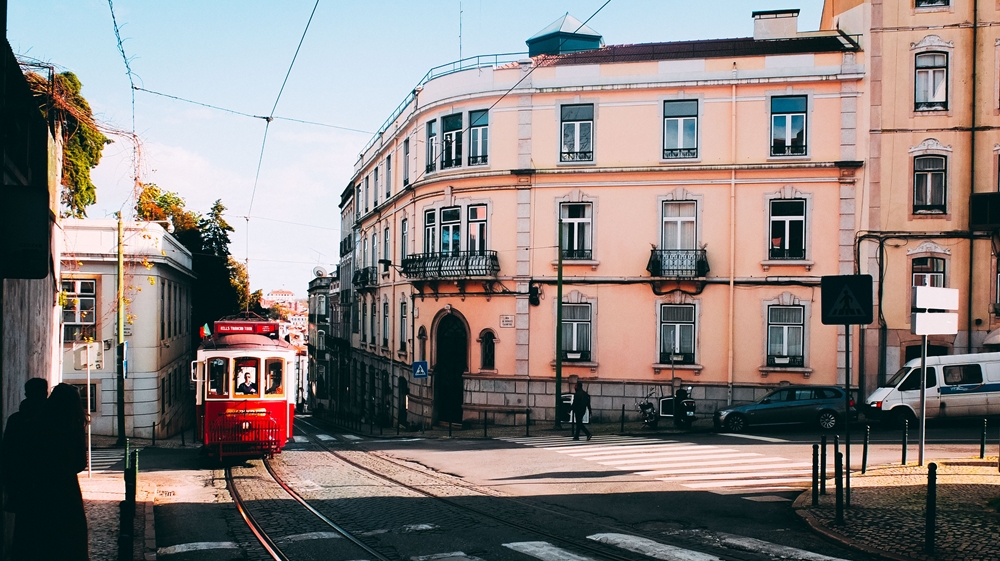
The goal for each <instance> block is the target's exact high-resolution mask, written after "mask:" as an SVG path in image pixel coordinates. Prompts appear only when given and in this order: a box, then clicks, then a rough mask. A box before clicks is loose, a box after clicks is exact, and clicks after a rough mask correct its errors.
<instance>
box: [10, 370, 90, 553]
mask: <svg viewBox="0 0 1000 561" xmlns="http://www.w3.org/2000/svg"><path fill="white" fill-rule="evenodd" d="M87 422H88V419H87V413H86V412H85V411H84V409H83V404H82V403H81V402H80V391H79V390H77V389H76V388H75V387H74V386H71V385H69V384H59V385H57V386H56V387H54V388H52V393H51V394H50V395H49V398H48V399H47V400H45V405H44V406H43V407H42V410H41V412H40V413H39V414H38V416H37V417H36V418H35V419H34V421H33V422H32V423H31V425H32V426H31V431H30V434H31V444H30V446H29V450H30V456H29V461H28V462H27V465H28V466H29V467H30V469H31V472H30V475H29V477H28V478H27V482H26V485H25V488H24V496H25V501H24V504H23V509H22V511H21V512H19V513H18V520H20V519H21V518H22V517H23V518H24V522H25V524H23V525H22V524H20V523H18V524H17V525H16V526H15V534H14V547H13V559H14V560H16V561H20V560H28V559H31V560H42V559H53V560H56V559H58V560H65V561H86V560H88V559H89V558H90V555H89V546H88V542H87V515H86V513H85V512H84V509H83V495H82V493H81V492H80V481H79V480H78V479H77V474H78V473H80V472H81V471H83V470H85V469H86V468H87V435H86V425H87ZM56 528H58V533H57V534H53V530H54V529H56Z"/></svg>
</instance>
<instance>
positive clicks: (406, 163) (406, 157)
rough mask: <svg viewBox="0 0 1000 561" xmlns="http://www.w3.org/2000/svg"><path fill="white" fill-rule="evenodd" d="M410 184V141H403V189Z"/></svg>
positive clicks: (407, 139)
mask: <svg viewBox="0 0 1000 561" xmlns="http://www.w3.org/2000/svg"><path fill="white" fill-rule="evenodd" d="M409 184H410V139H409V138H406V139H403V187H406V186H407V185H409Z"/></svg>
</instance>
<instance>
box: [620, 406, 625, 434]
mask: <svg viewBox="0 0 1000 561" xmlns="http://www.w3.org/2000/svg"><path fill="white" fill-rule="evenodd" d="M621 432H622V433H624V432H625V404H624V403H623V404H622V430H621Z"/></svg>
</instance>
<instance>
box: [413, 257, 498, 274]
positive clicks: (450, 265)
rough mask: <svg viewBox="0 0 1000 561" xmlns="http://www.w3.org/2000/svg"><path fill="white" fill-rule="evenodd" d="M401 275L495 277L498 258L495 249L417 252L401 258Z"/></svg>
mask: <svg viewBox="0 0 1000 561" xmlns="http://www.w3.org/2000/svg"><path fill="white" fill-rule="evenodd" d="M402 268H403V271H402V272H403V275H405V276H406V277H408V278H411V279H413V278H415V279H455V278H467V277H495V276H497V273H499V272H500V260H499V259H498V258H497V252H495V251H455V252H452V253H417V254H414V255H408V256H407V257H406V258H404V259H403V266H402Z"/></svg>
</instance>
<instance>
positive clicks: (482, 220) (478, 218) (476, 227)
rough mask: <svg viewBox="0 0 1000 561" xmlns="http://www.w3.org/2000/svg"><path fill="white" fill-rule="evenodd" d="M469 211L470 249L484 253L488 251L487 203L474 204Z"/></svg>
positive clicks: (473, 251)
mask: <svg viewBox="0 0 1000 561" xmlns="http://www.w3.org/2000/svg"><path fill="white" fill-rule="evenodd" d="M468 213H469V251H470V252H472V253H477V254H480V255H481V254H482V253H483V252H484V251H486V205H472V206H470V207H469V208H468Z"/></svg>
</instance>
